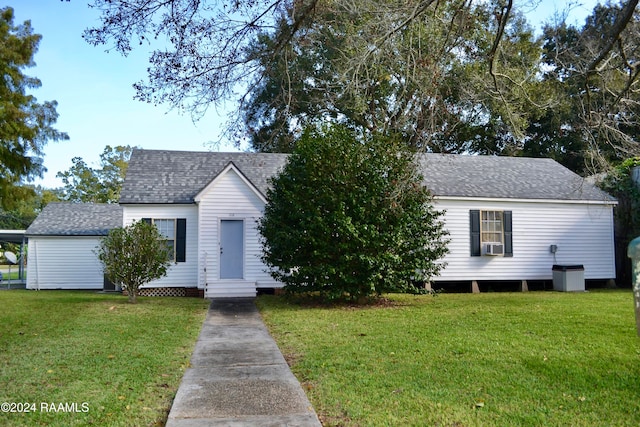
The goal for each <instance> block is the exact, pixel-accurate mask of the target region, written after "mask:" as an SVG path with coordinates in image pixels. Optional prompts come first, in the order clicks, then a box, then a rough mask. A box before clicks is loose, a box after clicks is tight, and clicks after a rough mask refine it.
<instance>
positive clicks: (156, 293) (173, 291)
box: [122, 288, 204, 298]
mask: <svg viewBox="0 0 640 427" xmlns="http://www.w3.org/2000/svg"><path fill="white" fill-rule="evenodd" d="M122 294H123V295H127V291H122ZM138 295H140V296H141V297H196V298H204V290H203V289H198V288H143V289H140V290H139V291H138Z"/></svg>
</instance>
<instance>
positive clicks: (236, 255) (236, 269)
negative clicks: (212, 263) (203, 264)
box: [220, 219, 244, 279]
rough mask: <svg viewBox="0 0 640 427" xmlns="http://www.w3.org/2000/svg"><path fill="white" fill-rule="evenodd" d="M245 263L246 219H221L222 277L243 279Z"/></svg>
mask: <svg viewBox="0 0 640 427" xmlns="http://www.w3.org/2000/svg"><path fill="white" fill-rule="evenodd" d="M243 265H244V221H242V220H236V219H231V220H228V219H223V220H222V221H220V278H221V279H242V278H243V276H244V274H243Z"/></svg>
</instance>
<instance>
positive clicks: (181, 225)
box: [176, 218, 187, 262]
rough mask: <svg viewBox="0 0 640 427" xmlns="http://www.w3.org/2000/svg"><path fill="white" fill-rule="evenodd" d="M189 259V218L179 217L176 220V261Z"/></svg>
mask: <svg viewBox="0 0 640 427" xmlns="http://www.w3.org/2000/svg"><path fill="white" fill-rule="evenodd" d="M186 260H187V220H186V218H178V219H177V220H176V262H185V261H186Z"/></svg>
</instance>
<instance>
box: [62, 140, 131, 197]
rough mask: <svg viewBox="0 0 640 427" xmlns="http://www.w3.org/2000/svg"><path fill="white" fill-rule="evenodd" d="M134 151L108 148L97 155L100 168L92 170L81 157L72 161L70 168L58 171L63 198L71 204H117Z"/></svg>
mask: <svg viewBox="0 0 640 427" xmlns="http://www.w3.org/2000/svg"><path fill="white" fill-rule="evenodd" d="M132 150H133V148H131V147H130V146H129V145H127V146H122V145H118V146H116V147H111V146H110V145H107V146H106V147H105V149H104V151H103V152H102V154H100V167H99V168H96V169H94V168H92V167H90V166H88V165H87V164H86V162H85V161H84V160H83V159H82V158H81V157H74V158H73V159H71V161H72V162H73V166H71V168H70V169H69V170H67V171H65V172H58V174H57V175H56V176H57V177H58V178H62V182H63V183H64V188H63V196H62V197H63V199H64V200H68V201H71V202H94V203H118V201H119V200H120V190H121V188H122V183H123V182H124V177H125V175H126V174H127V167H128V166H129V159H130V158H131V152H132Z"/></svg>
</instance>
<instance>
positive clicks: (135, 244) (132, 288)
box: [97, 221, 171, 303]
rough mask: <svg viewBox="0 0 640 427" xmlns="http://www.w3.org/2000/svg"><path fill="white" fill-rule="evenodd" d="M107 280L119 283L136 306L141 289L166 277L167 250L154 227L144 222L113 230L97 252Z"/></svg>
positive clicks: (167, 264) (161, 237)
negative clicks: (153, 281) (146, 284)
mask: <svg viewBox="0 0 640 427" xmlns="http://www.w3.org/2000/svg"><path fill="white" fill-rule="evenodd" d="M97 255H98V259H99V260H100V262H102V266H103V270H104V273H105V275H106V276H107V278H109V280H111V281H112V282H113V283H117V284H120V285H121V286H122V288H123V289H125V290H126V291H127V293H128V294H129V301H130V302H133V303H135V302H136V299H137V297H138V290H139V289H140V286H142V285H144V284H145V283H148V282H150V281H152V280H156V279H160V278H161V277H164V276H166V274H167V269H168V268H169V265H170V264H171V261H170V260H169V248H168V247H167V244H166V241H165V239H164V237H163V236H162V234H160V232H159V231H158V229H157V228H156V226H155V225H152V224H148V223H146V222H144V221H138V222H135V223H133V224H131V225H129V226H127V227H118V228H114V229H113V230H111V231H110V232H109V234H108V235H107V236H105V237H103V238H102V240H101V242H100V246H99V248H98V250H97Z"/></svg>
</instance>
